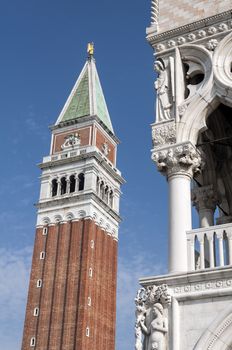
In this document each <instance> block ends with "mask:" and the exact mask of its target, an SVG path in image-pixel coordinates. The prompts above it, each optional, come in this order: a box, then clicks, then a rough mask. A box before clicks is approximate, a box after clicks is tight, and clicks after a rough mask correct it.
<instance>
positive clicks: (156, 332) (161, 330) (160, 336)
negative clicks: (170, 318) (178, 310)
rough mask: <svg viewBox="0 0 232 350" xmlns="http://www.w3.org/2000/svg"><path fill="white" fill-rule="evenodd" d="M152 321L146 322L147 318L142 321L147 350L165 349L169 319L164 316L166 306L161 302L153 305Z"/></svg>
mask: <svg viewBox="0 0 232 350" xmlns="http://www.w3.org/2000/svg"><path fill="white" fill-rule="evenodd" d="M151 313H152V315H151V322H150V324H149V323H148V324H145V318H144V319H143V320H141V321H140V325H141V328H142V331H143V333H144V334H145V339H144V343H145V344H146V346H145V349H146V350H165V344H166V339H165V334H166V333H167V331H168V323H167V319H166V317H165V316H164V308H163V306H162V305H161V304H160V303H156V304H154V305H153V308H152V311H151Z"/></svg>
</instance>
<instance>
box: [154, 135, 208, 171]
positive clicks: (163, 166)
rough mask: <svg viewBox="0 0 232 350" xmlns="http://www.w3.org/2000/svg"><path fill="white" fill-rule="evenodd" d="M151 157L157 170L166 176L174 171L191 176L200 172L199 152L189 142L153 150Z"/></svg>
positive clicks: (200, 159) (201, 162)
mask: <svg viewBox="0 0 232 350" xmlns="http://www.w3.org/2000/svg"><path fill="white" fill-rule="evenodd" d="M152 159H153V160H154V162H155V163H156V166H157V168H158V170H159V171H160V172H162V173H165V174H167V176H170V175H172V174H175V173H183V174H188V175H189V176H192V175H193V173H197V172H200V171H201V167H202V166H203V161H202V157H201V154H200V152H199V151H197V150H196V148H195V147H194V146H193V145H192V144H191V143H190V142H186V143H183V144H179V145H178V144H177V145H175V146H172V147H168V148H165V149H161V150H154V151H153V153H152Z"/></svg>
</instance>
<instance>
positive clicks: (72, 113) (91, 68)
mask: <svg viewBox="0 0 232 350" xmlns="http://www.w3.org/2000/svg"><path fill="white" fill-rule="evenodd" d="M88 115H89V116H91V115H96V116H97V117H98V118H99V119H100V120H101V121H102V122H103V124H104V125H105V126H107V128H108V129H109V130H110V131H111V132H112V133H114V131H113V127H112V123H111V120H110V115H109V112H108V109H107V105H106V101H105V97H104V94H103V91H102V87H101V83H100V79H99V76H98V73H97V69H96V65H95V60H94V58H93V57H92V55H90V56H89V58H88V60H87V62H86V63H85V65H84V67H83V69H82V71H81V74H80V75H79V78H78V79H77V81H76V84H75V85H74V87H73V89H72V91H71V94H70V95H69V97H68V99H67V101H66V103H65V105H64V108H63V110H62V111H61V113H60V116H59V118H58V120H57V122H56V125H57V124H60V123H62V122H66V121H70V120H74V119H77V118H81V117H84V116H88Z"/></svg>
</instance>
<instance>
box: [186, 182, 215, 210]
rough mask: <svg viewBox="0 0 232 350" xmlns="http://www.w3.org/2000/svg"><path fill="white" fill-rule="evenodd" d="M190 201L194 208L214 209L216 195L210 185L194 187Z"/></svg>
mask: <svg viewBox="0 0 232 350" xmlns="http://www.w3.org/2000/svg"><path fill="white" fill-rule="evenodd" d="M192 201H193V205H194V206H195V207H196V209H197V210H198V211H199V210H202V209H212V210H215V208H216V204H217V197H216V194H215V191H214V189H213V186H212V185H209V186H202V187H196V188H194V189H193V190H192Z"/></svg>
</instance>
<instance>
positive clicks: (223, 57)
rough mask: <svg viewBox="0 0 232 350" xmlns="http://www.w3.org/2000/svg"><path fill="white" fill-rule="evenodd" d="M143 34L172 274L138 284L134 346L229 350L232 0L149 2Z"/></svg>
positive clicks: (231, 305)
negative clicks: (150, 55) (150, 62)
mask: <svg viewBox="0 0 232 350" xmlns="http://www.w3.org/2000/svg"><path fill="white" fill-rule="evenodd" d="M174 7H175V8H174ZM177 9H178V10H177ZM175 13H176V15H177V16H176V17H175ZM146 32H147V40H148V42H149V43H150V45H151V46H152V48H153V50H154V51H155V59H154V70H155V71H156V74H157V77H156V81H155V84H154V87H155V90H156V119H155V123H153V124H152V141H153V149H152V160H153V161H154V163H155V164H156V167H157V169H158V171H159V172H160V173H162V174H163V175H164V176H166V178H167V182H168V187H169V210H168V214H167V216H168V221H169V229H168V231H169V271H168V274H167V275H164V276H158V277H150V278H141V279H140V284H141V286H142V288H141V289H140V290H139V292H138V294H137V297H136V299H135V303H136V323H135V338H136V345H135V349H136V350H154V349H156V350H192V349H195V350H229V349H232V176H231V175H232V2H231V1H227V0H223V1H220V2H218V1H216V0H204V1H203V0H196V1H194V4H193V3H192V2H190V1H189V2H187V1H185V0H176V2H175V4H174V3H173V1H171V0H159V1H158V0H154V1H152V4H151V24H150V26H149V28H147V31H146ZM193 207H195V209H196V210H197V213H198V216H199V227H198V228H194V229H193V224H192V208H193ZM194 225H195V226H196V223H194Z"/></svg>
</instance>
